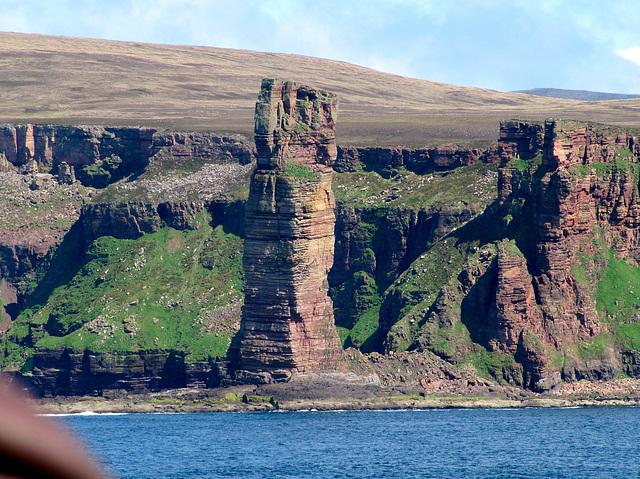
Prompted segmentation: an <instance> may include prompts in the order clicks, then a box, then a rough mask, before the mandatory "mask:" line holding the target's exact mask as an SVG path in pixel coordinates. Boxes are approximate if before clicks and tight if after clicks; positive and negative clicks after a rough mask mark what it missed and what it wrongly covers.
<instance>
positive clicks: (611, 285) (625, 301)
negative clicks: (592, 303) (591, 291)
mask: <svg viewBox="0 0 640 479" xmlns="http://www.w3.org/2000/svg"><path fill="white" fill-rule="evenodd" d="M596 308H597V309H598V311H599V312H601V313H605V314H606V315H607V319H608V320H610V321H614V322H621V321H623V320H625V319H627V318H630V317H632V316H634V315H636V314H638V309H640V268H636V267H634V266H632V265H630V264H629V263H627V262H625V261H622V260H619V259H616V258H615V257H614V256H613V252H611V251H609V258H608V264H607V267H606V268H605V269H604V270H603V271H601V272H600V275H599V281H598V289H597V293H596Z"/></svg>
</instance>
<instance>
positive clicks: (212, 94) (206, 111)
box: [0, 33, 640, 147]
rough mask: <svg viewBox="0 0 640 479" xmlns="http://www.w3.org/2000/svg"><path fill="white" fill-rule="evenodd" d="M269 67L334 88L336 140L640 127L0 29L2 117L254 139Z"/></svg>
mask: <svg viewBox="0 0 640 479" xmlns="http://www.w3.org/2000/svg"><path fill="white" fill-rule="evenodd" d="M267 76H268V77H276V78H287V79H294V80H296V81H298V82H301V83H306V84H313V85H315V86H316V87H318V88H322V89H326V90H329V91H334V92H336V94H337V95H338V97H339V98H340V112H341V113H340V120H339V122H338V124H337V127H336V140H337V142H338V143H339V144H343V145H356V146H398V145H404V146H414V147H415V146H426V145H429V146H435V145H439V144H443V143H473V142H486V141H495V140H497V134H496V132H497V131H498V125H499V122H500V121H501V120H504V119H507V118H522V119H529V120H544V119H545V118H549V117H554V118H571V119H576V120H583V121H597V122H601V123H610V124H618V125H622V126H634V125H637V124H640V100H625V101H622V102H616V104H615V105H610V104H607V103H605V104H600V103H587V102H578V101H575V100H561V99H549V98H540V97H535V96H531V95H524V94H520V93H506V92H498V91H492V90H485V89H480V88H468V87H460V86H455V85H447V84H443V83H436V82H430V81H426V80H417V79H413V78H407V77H402V76H398V75H391V74H388V73H382V72H379V71H376V70H372V69H369V68H365V67H361V66H357V65H352V64H349V63H345V62H339V61H334V60H326V59H320V58H312V57H305V56H300V55H289V54H278V53H264V52H255V51H248V50H232V49H225V48H212V47H195V46H176V45H155V44H145V43H133V42H117V41H108V40H93V39H85V38H69V37H56V36H46V35H33V34H19V33H0V92H1V94H2V102H1V103H0V122H9V123H55V124H71V125H78V124H93V125H114V126H128V125H143V126H151V127H155V128H169V129H174V130H182V131H184V130H189V131H194V130H195V131H217V132H224V133H240V134H243V135H246V136H249V137H250V136H251V135H252V134H253V108H254V100H255V94H256V85H259V84H260V80H261V79H262V78H263V77H267Z"/></svg>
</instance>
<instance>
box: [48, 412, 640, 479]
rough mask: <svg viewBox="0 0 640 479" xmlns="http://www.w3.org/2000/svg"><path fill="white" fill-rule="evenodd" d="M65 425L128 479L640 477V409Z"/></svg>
mask: <svg viewBox="0 0 640 479" xmlns="http://www.w3.org/2000/svg"><path fill="white" fill-rule="evenodd" d="M56 420H57V421H59V422H60V423H61V424H62V425H64V426H65V427H67V428H69V429H70V430H71V431H72V432H74V433H75V434H76V435H77V436H79V437H80V439H81V440H83V441H84V442H85V444H86V445H87V447H88V448H89V449H90V450H91V451H92V452H93V453H94V454H95V455H96V457H97V458H98V459H99V461H101V462H102V463H104V464H105V466H106V468H107V469H108V470H110V471H111V472H112V474H113V475H114V476H115V477H121V478H127V479H146V478H149V479H151V478H153V479H158V478H172V479H179V478H230V477H232V478H247V479H249V478H283V479H284V478H505V479H506V478H638V477H640V408H636V407H617V408H615V407H611V408H609V407H607V408H566V409H565V408H562V409H560V408H559V409H544V408H529V409H501V410H495V409H473V410H456V409H445V410H420V411H336V412H314V411H307V412H265V413H201V414H193V413H191V414H121V415H70V416H62V417H57V418H56Z"/></svg>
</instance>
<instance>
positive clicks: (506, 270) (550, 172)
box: [494, 121, 640, 389]
mask: <svg viewBox="0 0 640 479" xmlns="http://www.w3.org/2000/svg"><path fill="white" fill-rule="evenodd" d="M638 153H639V151H638V147H637V140H636V138H635V137H633V136H632V135H631V134H630V133H629V132H627V131H625V130H622V129H617V128H615V127H604V126H600V125H589V124H584V123H574V122H562V121H547V122H546V123H544V124H526V123H520V122H506V123H504V124H503V125H502V127H501V140H500V155H501V159H502V160H501V161H502V163H501V166H502V167H501V168H500V177H499V178H500V179H499V193H498V196H499V203H500V206H501V208H502V211H503V213H504V214H505V215H506V216H507V217H510V216H511V215H513V216H514V217H517V216H520V217H521V218H523V217H526V220H525V221H526V223H525V224H528V226H527V227H526V228H525V230H524V231H526V232H527V234H526V236H521V238H522V239H521V240H520V241H519V246H520V249H521V250H522V252H523V253H524V257H523V256H522V253H520V251H517V249H516V252H515V253H513V252H511V253H509V252H508V251H507V250H505V249H502V250H500V251H499V254H498V284H497V288H496V301H497V311H498V316H499V325H498V328H497V331H496V333H497V334H496V335H497V337H496V341H495V344H494V347H495V349H499V350H502V351H506V352H516V351H518V352H519V353H520V354H521V360H523V361H525V362H529V363H530V365H531V366H532V375H531V378H530V381H531V383H530V384H529V385H530V386H532V387H533V388H534V389H547V388H549V387H552V386H553V385H554V384H557V383H558V382H559V381H560V377H561V374H560V371H559V368H558V366H554V365H553V355H554V354H557V353H556V352H558V351H561V350H562V348H563V347H565V346H567V345H571V344H574V343H576V342H579V341H585V340H588V339H590V338H592V337H594V336H596V335H598V334H600V333H601V332H604V331H606V330H607V325H606V324H603V323H602V322H601V318H600V315H599V313H598V312H597V310H596V304H595V303H596V302H595V294H594V290H593V286H592V285H590V282H589V281H585V279H584V278H577V277H576V271H581V270H582V269H583V268H585V267H586V268H587V270H589V268H592V266H589V265H588V264H587V265H586V266H585V264H584V262H585V261H592V260H591V259H589V258H592V257H593V255H594V253H595V252H596V246H595V245H596V243H597V242H598V241H603V242H604V245H602V246H600V247H599V248H602V247H604V248H611V249H612V251H613V254H614V255H615V256H616V257H617V258H618V259H622V260H625V261H627V262H629V263H631V264H633V265H635V266H637V265H638V259H639V253H640V242H639V236H638V224H639V221H638V219H639V214H640V205H639V203H638V183H637V173H636V169H635V167H634V163H637V161H638ZM523 160H524V161H525V162H528V165H527V163H523ZM525 257H526V260H525ZM604 258H605V259H603V261H602V262H601V263H602V264H600V265H593V266H594V267H595V270H594V271H597V270H598V269H601V268H603V267H605V266H606V256H605V257H604ZM509 291H511V294H509ZM556 362H557V361H556ZM572 374H573V373H572ZM573 375H574V376H575V374H573ZM570 376H571V374H570Z"/></svg>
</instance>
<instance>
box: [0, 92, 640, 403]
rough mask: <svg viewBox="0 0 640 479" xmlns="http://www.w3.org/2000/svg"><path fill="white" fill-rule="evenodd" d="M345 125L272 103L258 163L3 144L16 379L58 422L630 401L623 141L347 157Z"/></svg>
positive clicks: (622, 133)
mask: <svg viewBox="0 0 640 479" xmlns="http://www.w3.org/2000/svg"><path fill="white" fill-rule="evenodd" d="M336 105H337V103H336V97H335V96H334V95H333V94H331V93H329V92H325V91H322V90H318V89H314V88H310V87H305V86H300V85H296V84H294V83H291V82H281V81H278V80H265V81H264V82H263V85H262V91H261V93H260V96H259V100H258V103H257V106H256V116H255V123H256V127H255V132H256V136H255V141H250V140H248V139H246V138H244V137H241V136H225V135H218V134H214V133H189V132H175V131H160V130H155V129H150V128H133V127H126V128H123V127H107V126H105V127H97V126H90V127H89V126H63V125H37V124H21V125H9V124H7V125H3V126H2V127H1V128H0V180H1V181H0V203H1V204H2V208H3V211H4V212H5V213H4V214H3V216H2V218H0V226H1V227H0V276H1V281H0V288H1V290H2V317H1V319H0V345H1V347H2V354H0V357H1V362H0V366H1V368H2V375H3V376H8V377H11V378H15V379H16V380H18V381H21V382H22V383H23V384H25V385H26V387H27V388H29V389H30V390H31V391H32V392H33V393H34V394H35V395H37V396H41V397H47V398H49V399H48V400H47V401H48V402H49V403H50V404H58V406H53V405H52V406H51V407H52V408H54V409H55V408H56V407H59V408H60V410H64V408H67V409H68V410H75V409H73V408H76V406H71V404H72V403H73V404H76V403H77V404H85V405H87V404H89V403H90V404H92V406H91V407H89V409H95V410H98V409H100V408H102V410H106V409H104V408H107V409H108V408H110V407H111V408H115V409H117V408H126V407H130V408H131V409H132V410H138V409H136V408H139V410H147V409H149V408H151V409H150V410H154V408H155V409H161V410H172V408H174V409H175V408H178V409H180V408H182V409H183V410H218V409H216V408H219V410H227V409H238V410H243V409H247V408H248V409H251V408H253V407H254V406H255V408H258V409H259V408H275V407H280V408H298V409H304V408H309V407H315V408H351V407H358V405H359V407H371V408H385V407H440V406H437V404H440V405H441V406H442V407H454V406H460V405H462V402H461V401H463V399H460V398H465V399H464V400H467V399H466V398H471V397H475V398H489V399H488V400H489V401H512V402H513V405H516V404H521V405H531V404H533V402H535V401H542V402H544V401H547V403H548V404H549V405H560V404H565V403H566V404H569V403H575V404H578V403H580V401H585V402H584V403H585V404H586V403H587V402H589V401H592V402H593V401H595V402H596V403H597V401H598V398H600V399H603V398H606V399H607V400H608V401H627V402H629V401H631V402H633V401H635V400H636V399H634V398H637V397H638V394H637V384H638V382H637V381H638V380H637V378H638V377H639V375H640V368H639V366H638V365H639V364H640V353H639V350H640V339H639V338H640V322H639V321H638V318H639V316H638V314H637V311H638V308H639V307H640V295H639V293H640V269H638V268H639V266H640V265H639V264H638V261H639V259H640V252H639V249H638V248H639V244H638V240H639V236H638V227H639V226H640V220H639V217H640V206H639V204H638V201H639V200H638V198H639V195H638V183H639V172H638V161H639V158H640V147H639V146H638V143H637V142H638V135H637V132H636V131H635V130H631V129H625V128H620V127H613V126H606V125H598V124H592V123H579V122H571V121H560V120H548V121H546V122H524V121H516V120H513V121H505V122H503V123H502V124H501V125H500V138H499V141H498V142H497V143H496V144H494V145H491V146H489V147H487V148H484V149H480V148H467V147H454V146H440V147H429V148H417V149H416V148H404V147H394V148H374V147H352V146H341V145H336V142H335V133H334V131H335V130H334V126H335V119H336ZM339 378H340V379H339ZM163 391H164V392H163ZM171 391H174V392H171ZM132 393H136V395H135V397H134V396H131V394H132ZM79 396H88V397H92V398H93V399H87V398H86V397H85V399H83V400H79V399H78V397H79ZM65 397H69V398H71V399H64V398H65ZM74 397H75V398H76V399H73V398H74ZM452 397H455V398H458V399H451V398H452ZM136 398H137V399H136ZM265 398H266V399H265ZM296 401H298V402H296ZM447 401H448V402H447ZM478 401H480V402H478ZM478 401H476V402H475V403H472V402H469V403H468V404H467V403H465V404H466V405H467V406H469V405H473V404H475V405H483V407H484V406H486V404H488V403H484V402H482V400H478ZM532 401H533V402H532ZM563 401H564V403H563ZM576 401H577V402H576ZM547 403H545V404H547ZM109 404H110V406H109ZM287 404H288V405H287ZM295 404H297V406H295ZM331 404H333V405H332V406H331ZM496 404H502V405H503V406H504V405H505V404H507V403H505V402H497V403H496ZM509 404H511V403H509ZM541 404H542V403H541ZM580 404H582V403H580ZM126 405H128V406H126ZM163 405H164V406H163ZM165 406H166V407H165ZM77 407H79V406H77ZM509 407H511V406H509ZM163 408H164V409H163Z"/></svg>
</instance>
